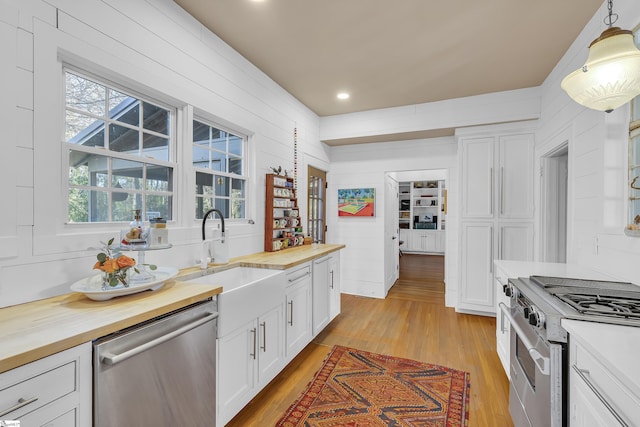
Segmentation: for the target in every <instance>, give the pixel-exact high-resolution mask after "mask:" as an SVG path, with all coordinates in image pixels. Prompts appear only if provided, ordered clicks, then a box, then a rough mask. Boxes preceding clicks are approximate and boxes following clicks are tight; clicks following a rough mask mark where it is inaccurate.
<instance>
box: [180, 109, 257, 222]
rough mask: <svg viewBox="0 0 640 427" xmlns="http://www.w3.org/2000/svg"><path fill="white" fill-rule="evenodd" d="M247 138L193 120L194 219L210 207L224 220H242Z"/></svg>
mask: <svg viewBox="0 0 640 427" xmlns="http://www.w3.org/2000/svg"><path fill="white" fill-rule="evenodd" d="M245 146H246V138H244V137H241V136H238V135H234V134H232V133H230V132H228V131H225V130H222V129H218V128H216V127H214V126H211V125H209V124H206V123H202V122H200V121H197V120H194V121H193V166H194V167H195V168H196V218H197V219H202V217H203V216H204V214H205V213H206V212H207V211H208V210H209V209H212V208H216V209H219V210H220V211H221V212H222V213H223V214H224V217H225V218H231V219H237V218H245V209H246V204H245V201H246V191H247V190H246V183H247V178H246V176H245V175H244V171H245V168H246V158H245V154H244V153H245Z"/></svg>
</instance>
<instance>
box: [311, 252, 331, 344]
mask: <svg viewBox="0 0 640 427" xmlns="http://www.w3.org/2000/svg"><path fill="white" fill-rule="evenodd" d="M330 286H331V282H330V275H329V257H328V256H325V257H322V258H318V259H316V260H314V261H313V296H312V299H313V309H312V310H311V311H312V314H311V316H312V325H313V336H316V335H318V334H319V333H320V331H322V330H323V329H324V328H325V326H327V325H328V324H329V295H330V289H331V288H330Z"/></svg>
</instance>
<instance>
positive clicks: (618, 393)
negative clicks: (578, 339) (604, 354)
mask: <svg viewBox="0 0 640 427" xmlns="http://www.w3.org/2000/svg"><path fill="white" fill-rule="evenodd" d="M572 349H573V351H574V352H575V356H574V357H573V358H572V365H571V366H570V367H569V369H570V374H571V377H570V378H571V381H575V382H576V384H575V386H577V387H579V388H582V389H583V390H584V389H585V387H584V386H587V387H588V388H589V389H591V391H592V394H593V396H594V397H596V398H598V400H600V401H602V403H603V406H609V408H610V410H609V412H610V414H611V415H613V414H614V413H615V414H617V415H618V416H620V417H621V418H622V419H623V420H624V421H626V422H627V424H628V425H633V423H631V421H634V420H640V396H635V395H634V394H633V393H632V391H631V390H629V388H628V387H626V386H625V385H624V384H623V383H622V382H621V381H620V380H619V379H618V378H617V377H616V376H614V375H613V373H611V371H610V370H609V369H607V368H606V367H605V366H604V365H603V364H602V363H601V362H599V361H598V360H597V359H596V358H595V357H594V356H593V355H592V354H591V353H590V352H589V351H588V350H586V349H585V348H584V347H582V346H581V345H580V344H579V343H575V345H574V346H573V348H572ZM573 390H574V388H573V387H572V391H573ZM573 397H574V396H572V395H570V397H569V399H570V400H571V399H573ZM573 403H575V402H573ZM573 403H572V407H573Z"/></svg>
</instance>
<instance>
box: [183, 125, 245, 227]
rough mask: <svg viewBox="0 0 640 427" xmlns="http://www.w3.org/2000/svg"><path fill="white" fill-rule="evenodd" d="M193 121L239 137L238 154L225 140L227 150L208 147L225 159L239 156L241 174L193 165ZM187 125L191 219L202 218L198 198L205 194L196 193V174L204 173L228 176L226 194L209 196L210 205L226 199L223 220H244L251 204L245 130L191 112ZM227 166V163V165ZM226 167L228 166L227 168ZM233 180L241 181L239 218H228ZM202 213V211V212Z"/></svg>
mask: <svg viewBox="0 0 640 427" xmlns="http://www.w3.org/2000/svg"><path fill="white" fill-rule="evenodd" d="M194 122H199V123H200V124H203V125H205V126H208V127H209V128H210V129H211V128H214V129H217V130H219V131H223V132H225V133H227V134H228V135H230V136H234V137H238V138H241V140H242V143H241V146H242V153H241V155H240V156H238V155H236V154H234V153H232V152H231V151H230V150H229V146H228V142H227V147H226V149H227V151H224V152H223V151H221V150H217V149H216V150H211V149H210V148H209V150H210V151H214V152H218V153H223V154H225V159H228V158H229V156H230V155H232V156H233V157H239V158H240V161H241V171H242V173H241V174H237V173H235V172H228V171H227V172H223V171H219V170H216V169H212V168H205V167H198V166H196V165H194V152H193V151H194V147H195V146H196V143H195V141H194V139H195V138H194V131H193V130H194ZM189 125H190V126H189V127H190V131H191V132H190V138H189V141H190V143H189V155H190V157H189V159H190V166H191V168H192V170H193V172H192V177H193V180H194V181H193V183H194V185H193V186H192V187H191V188H192V192H190V195H189V197H190V198H191V200H192V201H193V203H194V205H193V211H192V215H193V219H194V220H195V221H201V220H202V218H201V217H199V216H198V199H204V198H205V195H204V194H203V193H198V192H197V182H198V178H197V176H198V174H205V175H209V176H211V177H212V178H213V177H216V176H221V177H224V178H228V179H229V184H228V185H229V188H228V193H229V195H228V196H217V195H216V194H215V193H214V194H213V195H212V196H211V197H209V198H210V199H211V200H212V206H216V200H226V201H228V203H229V205H228V214H227V215H225V220H226V221H230V222H232V223H233V222H241V221H246V220H248V219H249V218H250V217H251V215H250V212H251V211H250V208H252V207H251V206H249V200H250V197H249V194H251V192H250V190H251V188H250V187H251V182H252V181H251V175H250V174H249V172H250V167H249V158H250V155H249V149H250V143H249V136H248V135H247V134H246V133H245V132H241V131H238V130H235V129H233V128H232V127H230V126H225V125H222V124H220V123H219V122H218V121H216V120H215V119H210V118H207V117H205V116H204V115H203V114H196V113H194V114H192V115H191V117H190V120H189ZM228 140H229V137H228V136H227V141H228ZM227 166H228V165H227ZM227 169H228V168H227ZM233 180H237V181H242V183H243V187H244V188H243V193H244V195H243V197H241V198H240V200H241V201H242V202H243V203H244V209H243V215H242V216H241V217H239V218H230V217H229V216H230V215H231V212H232V210H233V208H232V204H233V200H234V197H233V195H232V193H233ZM213 187H214V189H215V184H214V185H213ZM203 214H204V212H203Z"/></svg>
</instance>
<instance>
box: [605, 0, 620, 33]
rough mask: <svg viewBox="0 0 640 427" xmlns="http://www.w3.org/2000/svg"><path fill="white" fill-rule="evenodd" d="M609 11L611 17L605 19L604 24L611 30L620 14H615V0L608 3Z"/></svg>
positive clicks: (609, 0)
mask: <svg viewBox="0 0 640 427" xmlns="http://www.w3.org/2000/svg"><path fill="white" fill-rule="evenodd" d="M607 9H609V15H608V16H606V17H605V18H604V23H605V25H606V26H607V27H609V28H611V27H612V26H613V24H614V23H615V22H616V21H617V20H618V14H617V13H613V0H608V1H607Z"/></svg>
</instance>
